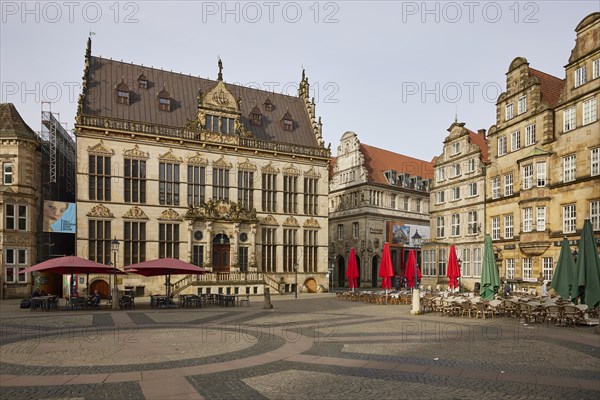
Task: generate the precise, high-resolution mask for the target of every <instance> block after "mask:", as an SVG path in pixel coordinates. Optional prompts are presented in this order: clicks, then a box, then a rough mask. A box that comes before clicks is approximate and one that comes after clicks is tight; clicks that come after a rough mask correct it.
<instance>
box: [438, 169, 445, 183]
mask: <svg viewBox="0 0 600 400" xmlns="http://www.w3.org/2000/svg"><path fill="white" fill-rule="evenodd" d="M436 172H437V174H436V176H437V181H438V182H442V181H444V180H446V177H445V175H446V174H444V167H440V168H438V169H437V170H436Z"/></svg>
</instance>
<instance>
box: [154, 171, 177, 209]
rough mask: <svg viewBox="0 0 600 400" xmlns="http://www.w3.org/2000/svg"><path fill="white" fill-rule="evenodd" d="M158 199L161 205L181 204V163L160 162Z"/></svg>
mask: <svg viewBox="0 0 600 400" xmlns="http://www.w3.org/2000/svg"><path fill="white" fill-rule="evenodd" d="M158 201H159V203H160V204H161V205H168V206H178V205H179V164H175V163H164V162H161V163H160V164H159V167H158Z"/></svg>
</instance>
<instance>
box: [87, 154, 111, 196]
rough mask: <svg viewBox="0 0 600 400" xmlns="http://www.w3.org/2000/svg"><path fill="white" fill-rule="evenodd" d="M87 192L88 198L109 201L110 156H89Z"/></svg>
mask: <svg viewBox="0 0 600 400" xmlns="http://www.w3.org/2000/svg"><path fill="white" fill-rule="evenodd" d="M88 161H89V165H88V189H89V190H88V192H89V193H88V194H89V198H90V200H96V201H110V178H111V174H110V157H102V156H92V155H91V156H89V159H88Z"/></svg>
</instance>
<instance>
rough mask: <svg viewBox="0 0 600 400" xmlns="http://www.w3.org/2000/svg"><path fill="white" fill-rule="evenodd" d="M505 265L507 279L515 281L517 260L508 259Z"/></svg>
mask: <svg viewBox="0 0 600 400" xmlns="http://www.w3.org/2000/svg"><path fill="white" fill-rule="evenodd" d="M504 264H505V265H506V279H515V259H514V258H507V259H506V260H505V261H504Z"/></svg>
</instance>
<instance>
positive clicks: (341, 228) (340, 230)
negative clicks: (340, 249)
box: [337, 224, 344, 240]
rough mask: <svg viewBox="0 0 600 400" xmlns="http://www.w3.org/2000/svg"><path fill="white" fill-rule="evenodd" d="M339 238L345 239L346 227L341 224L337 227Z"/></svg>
mask: <svg viewBox="0 0 600 400" xmlns="http://www.w3.org/2000/svg"><path fill="white" fill-rule="evenodd" d="M337 238H338V240H343V239H344V225H342V224H339V225H338V226H337Z"/></svg>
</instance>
